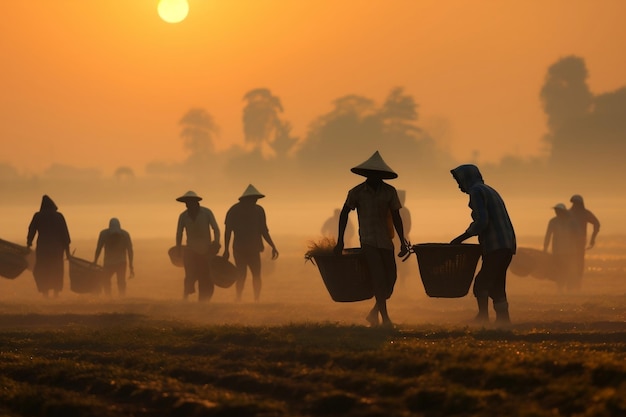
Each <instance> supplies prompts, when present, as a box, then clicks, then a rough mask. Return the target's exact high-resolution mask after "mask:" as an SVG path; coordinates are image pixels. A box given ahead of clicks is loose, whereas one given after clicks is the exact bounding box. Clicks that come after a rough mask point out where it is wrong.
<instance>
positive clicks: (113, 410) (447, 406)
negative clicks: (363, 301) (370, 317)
mask: <svg viewBox="0 0 626 417" xmlns="http://www.w3.org/2000/svg"><path fill="white" fill-rule="evenodd" d="M194 306H195V305H194ZM3 307H5V308H3V310H6V307H10V306H7V305H4V306H3ZM66 307H67V306H66ZM164 307H167V306H164ZM195 307H197V306H195ZM214 308H215V309H216V310H220V311H219V312H218V315H228V314H230V312H233V311H234V309H235V307H229V306H226V305H223V306H218V307H214ZM619 313H620V314H624V307H621V311H620V312H619ZM0 319H1V320H2V323H4V325H3V326H2V330H1V331H0V346H2V350H1V352H0V387H1V389H0V404H1V405H0V413H2V414H3V415H8V416H70V415H71V416H94V417H97V416H120V415H125V416H126V415H127V416H131V415H132V416H163V415H168V416H300V415H301V416H318V415H341V416H409V415H424V416H449V415H459V416H494V415H499V416H555V415H556V416H572V415H580V416H618V415H625V414H626V365H625V364H626V361H625V359H626V324H625V323H624V322H623V321H597V322H596V321H586V322H584V323H583V322H561V321H559V322H524V323H521V324H517V325H513V326H512V327H511V328H509V329H497V328H472V327H467V326H443V325H432V324H428V325H413V326H408V325H401V326H399V327H398V328H397V329H395V330H383V329H370V328H366V327H364V326H359V325H345V324H340V323H331V322H322V323H300V324H296V323H293V324H284V325H271V326H262V325H253V326H247V325H240V324H224V325H219V324H206V325H203V324H199V323H197V322H195V321H191V320H189V321H188V320H170V319H160V318H154V317H152V318H151V317H147V316H145V315H142V314H133V313H98V314H85V313H78V314H72V313H61V314H55V313H54V312H53V311H50V312H46V313H45V314H8V313H5V314H2V315H0Z"/></svg>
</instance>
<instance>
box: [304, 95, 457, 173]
mask: <svg viewBox="0 0 626 417" xmlns="http://www.w3.org/2000/svg"><path fill="white" fill-rule="evenodd" d="M333 104H334V109H333V110H332V111H331V112H330V113H328V114H326V115H323V116H321V117H319V118H318V119H317V120H315V121H314V122H313V123H312V124H311V127H310V130H309V132H308V135H307V138H306V140H305V141H304V143H303V144H302V146H301V147H300V149H299V150H298V152H297V155H298V159H299V164H300V165H301V166H302V167H304V168H306V169H307V170H308V171H314V169H315V168H316V167H318V166H319V165H321V164H323V165H324V166H325V168H324V174H326V175H330V176H335V175H338V174H340V173H345V172H349V171H347V166H348V165H350V164H353V163H355V164H356V163H358V161H359V160H360V159H363V157H367V154H368V153H371V152H373V151H375V150H378V151H380V152H381V154H382V155H383V157H384V158H385V161H387V162H388V163H389V164H392V166H393V167H394V169H398V170H399V171H400V172H399V174H402V175H408V176H415V178H416V180H418V181H419V179H418V178H424V176H423V175H422V176H419V177H418V175H417V174H418V173H420V172H424V171H427V170H431V169H433V168H434V167H441V166H443V167H446V169H449V166H451V165H452V162H451V161H452V158H451V157H449V155H447V154H446V153H445V152H444V151H442V150H440V149H438V148H437V146H436V143H435V142H434V140H433V139H432V138H431V137H430V136H428V135H427V134H424V132H422V130H421V129H420V128H419V127H418V126H417V124H416V122H417V104H416V102H415V100H414V98H413V97H412V96H410V95H408V94H405V93H404V90H403V89H402V88H400V87H397V88H394V89H392V90H391V92H390V94H389V95H388V97H387V98H386V100H385V102H384V103H383V106H382V107H380V108H378V107H377V106H376V104H375V102H374V101H372V100H370V99H368V98H366V97H362V96H358V95H347V96H344V97H341V98H339V99H337V100H335V101H334V102H333ZM446 163H447V164H448V165H444V164H446Z"/></svg>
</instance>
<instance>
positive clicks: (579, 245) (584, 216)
mask: <svg viewBox="0 0 626 417" xmlns="http://www.w3.org/2000/svg"><path fill="white" fill-rule="evenodd" d="M569 201H570V202H571V203H572V206H571V207H570V209H569V212H570V214H571V215H572V218H573V219H574V223H575V233H574V262H575V267H574V268H575V269H574V282H573V288H576V289H578V288H580V285H581V283H582V279H583V274H584V272H585V250H587V249H591V248H593V247H594V246H595V244H596V236H598V232H600V221H599V220H598V218H597V217H596V216H595V214H593V213H592V212H591V210H588V209H587V208H585V202H584V201H583V198H582V196H580V195H578V194H575V195H573V196H572V197H571V198H570V200H569ZM588 223H589V224H591V225H592V226H593V231H592V232H591V238H590V239H589V246H587V224H588Z"/></svg>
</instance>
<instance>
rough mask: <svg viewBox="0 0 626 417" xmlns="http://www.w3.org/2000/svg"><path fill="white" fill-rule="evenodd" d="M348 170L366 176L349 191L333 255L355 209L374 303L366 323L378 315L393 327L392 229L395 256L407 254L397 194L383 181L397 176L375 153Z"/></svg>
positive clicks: (374, 322)
mask: <svg viewBox="0 0 626 417" xmlns="http://www.w3.org/2000/svg"><path fill="white" fill-rule="evenodd" d="M351 171H352V172H353V173H355V174H357V175H361V176H364V177H366V180H365V182H363V183H361V184H359V185H357V186H356V187H354V188H352V189H351V190H350V191H348V196H347V198H346V201H345V203H344V205H343V208H342V210H341V214H340V215H339V233H338V237H337V245H336V246H335V248H334V252H335V254H336V255H340V254H341V253H342V251H343V247H344V233H345V230H346V225H347V223H348V215H349V213H350V211H351V210H355V209H356V212H357V217H358V224H359V239H360V242H361V253H363V255H364V256H365V259H366V260H367V265H368V269H369V272H370V275H371V277H372V286H373V288H374V298H375V300H376V302H375V304H374V307H373V308H372V309H371V310H370V312H369V314H368V315H367V317H366V320H367V321H368V323H369V324H370V325H371V326H378V325H379V324H380V321H379V314H380V318H382V324H383V326H385V327H390V328H392V327H393V322H392V321H391V319H390V318H389V314H388V312H387V299H388V298H390V297H391V294H392V293H393V288H394V286H395V283H396V279H397V269H396V260H395V258H394V246H393V237H394V232H393V229H394V228H395V230H396V232H397V233H398V236H399V237H401V239H400V240H401V245H402V247H401V249H400V253H399V254H398V256H404V255H406V254H407V253H408V251H409V244H408V242H407V240H406V238H405V236H404V226H403V224H402V218H401V217H400V208H401V207H402V205H401V204H400V199H399V197H398V193H397V191H396V189H395V188H394V187H393V186H391V185H389V184H387V183H386V182H384V181H383V180H385V179H393V178H397V177H398V174H396V173H395V172H394V171H393V170H392V169H391V168H390V167H389V166H388V165H387V164H386V163H385V161H384V160H383V158H382V157H381V156H380V153H378V151H376V152H375V153H374V154H373V155H372V156H371V157H370V158H369V159H368V160H366V161H365V162H363V163H362V164H360V165H357V166H356V167H354V168H352V169H351Z"/></svg>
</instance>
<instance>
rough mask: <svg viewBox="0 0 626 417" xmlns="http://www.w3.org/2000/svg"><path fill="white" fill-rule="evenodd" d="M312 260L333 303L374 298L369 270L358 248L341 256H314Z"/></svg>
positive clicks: (329, 253)
mask: <svg viewBox="0 0 626 417" xmlns="http://www.w3.org/2000/svg"><path fill="white" fill-rule="evenodd" d="M312 259H313V261H314V263H315V264H317V268H318V269H319V271H320V274H321V275H322V280H323V281H324V285H325V286H326V289H327V290H328V293H329V294H330V297H331V298H332V299H333V300H334V301H337V302H352V301H363V300H368V299H370V298H372V297H373V296H374V289H373V287H372V280H371V278H370V274H369V269H368V267H367V263H366V260H365V257H364V256H363V254H362V253H361V249H360V248H351V249H344V251H343V254H342V255H335V254H333V253H332V252H327V253H320V254H315V255H313V256H312Z"/></svg>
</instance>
